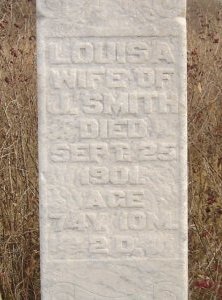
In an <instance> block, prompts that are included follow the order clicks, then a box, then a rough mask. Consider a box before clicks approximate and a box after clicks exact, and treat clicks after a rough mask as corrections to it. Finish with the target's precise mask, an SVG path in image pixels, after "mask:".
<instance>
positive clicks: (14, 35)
mask: <svg viewBox="0 0 222 300" xmlns="http://www.w3.org/2000/svg"><path fill="white" fill-rule="evenodd" d="M35 60H36V59H35V3H34V1H28V0H10V1H9V0H1V1H0V120H1V123H0V219H1V223H0V224H1V225H0V232H1V243H0V259H1V265H0V289H1V294H2V297H3V299H4V300H10V299H16V300H20V299H21V300H23V299H38V297H39V237H38V236H39V234H38V187H37V107H36V65H35Z"/></svg>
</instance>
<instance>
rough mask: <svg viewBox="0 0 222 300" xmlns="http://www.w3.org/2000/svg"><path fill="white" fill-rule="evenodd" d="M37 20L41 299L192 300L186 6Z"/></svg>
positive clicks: (50, 13) (158, 4)
mask: <svg viewBox="0 0 222 300" xmlns="http://www.w3.org/2000/svg"><path fill="white" fill-rule="evenodd" d="M37 14H38V15H37V17H38V83H39V89H38V94H39V160H40V227H41V282H42V299H43V300H73V299H76V300H93V299H94V300H104V299H115V300H163V299H165V300H176V299H177V300H182V299H184V300H185V299H187V177H186V176H187V173H186V172H187V169H186V168H187V166H186V165H187V158H186V151H187V148H186V147H187V139H186V21H185V0H137V1H135V0H37Z"/></svg>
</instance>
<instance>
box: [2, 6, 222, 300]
mask: <svg viewBox="0 0 222 300" xmlns="http://www.w3.org/2000/svg"><path fill="white" fill-rule="evenodd" d="M188 2H189V3H188V25H189V26H188V29H189V30H188V31H189V35H188V40H189V51H188V54H189V55H188V57H189V61H188V75H189V78H188V95H189V103H188V106H189V172H190V173H189V175H190V176H189V200H190V201H189V202H190V206H189V215H190V239H189V249H190V260H189V262H190V299H191V300H200V299H206V300H210V299H214V300H215V299H216V300H217V299H218V300H220V299H222V8H220V7H219V6H218V5H217V4H215V1H214V0H188ZM0 84H1V85H0V86H1V87H0V102H1V103H0V104H1V108H0V120H1V124H0V181H1V184H0V200H1V201H0V215H1V225H0V231H1V243H0V259H1V265H0V293H1V294H2V298H3V300H11V299H13V300H32V299H40V295H39V237H38V186H37V109H36V66H35V3H34V0H33V1H31V0H1V1H0ZM0 298H1V297H0Z"/></svg>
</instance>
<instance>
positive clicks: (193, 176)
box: [188, 0, 222, 300]
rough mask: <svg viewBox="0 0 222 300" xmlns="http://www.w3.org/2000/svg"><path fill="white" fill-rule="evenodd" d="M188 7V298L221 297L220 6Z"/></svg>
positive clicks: (193, 3) (194, 2) (192, 2)
mask: <svg viewBox="0 0 222 300" xmlns="http://www.w3.org/2000/svg"><path fill="white" fill-rule="evenodd" d="M188 8H189V9H188V25H189V27H188V29H189V31H188V33H189V35H188V37H189V38H188V43H189V47H188V49H189V61H188V100H189V101H188V107H189V120H188V123H189V205H190V206H189V216H190V236H189V237H190V239H189V249H190V260H189V263H190V299H192V300H193V299H197V300H199V299H206V300H209V299H222V8H221V7H220V6H219V5H217V4H216V2H215V1H212V0H211V1H210V0H206V1H205V0H201V1H199V0H189V6H188Z"/></svg>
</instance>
